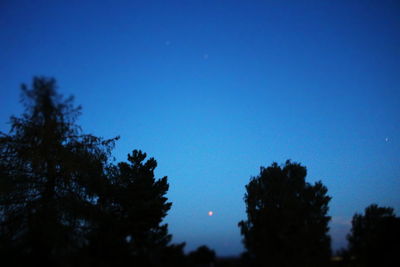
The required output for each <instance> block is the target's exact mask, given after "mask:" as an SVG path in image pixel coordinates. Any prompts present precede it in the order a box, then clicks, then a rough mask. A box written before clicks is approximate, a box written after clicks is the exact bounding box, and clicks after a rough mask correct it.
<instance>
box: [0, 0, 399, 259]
mask: <svg viewBox="0 0 400 267" xmlns="http://www.w3.org/2000/svg"><path fill="white" fill-rule="evenodd" d="M399 13H400V5H399V3H397V2H396V1H383V2H380V3H378V2H375V1H366V2H365V3H364V2H363V3H356V2H351V3H349V2H347V1H339V2H335V3H333V2H322V1H311V2H307V3H298V2H294V1H293V2H290V4H286V5H284V4H278V3H272V2H271V3H265V2H263V1H255V2H254V3H252V4H248V3H247V4H246V3H244V2H240V1H233V2H232V1H229V2H228V1H219V2H215V1H190V2H189V1H169V2H168V3H166V2H162V1H154V2H152V4H148V3H142V2H140V1H133V2H124V1H121V2H118V4H115V3H112V2H109V3H108V2H107V1H105V2H101V4H100V3H97V2H95V1H87V2H86V1H85V3H80V2H72V3H68V4H67V3H64V2H57V3H55V2H46V1H35V3H33V2H31V1H19V2H18V3H16V2H11V1H9V2H8V1H5V2H3V3H1V4H0V29H1V31H2V34H1V36H0V48H1V50H0V51H2V52H1V53H0V62H1V63H0V68H1V71H0V104H1V106H2V108H1V110H0V131H4V132H7V131H8V130H9V124H8V120H9V117H10V116H11V115H16V116H19V115H20V114H21V112H22V110H23V109H22V105H20V104H18V101H19V94H20V90H19V88H20V84H21V83H25V84H27V85H30V83H31V80H32V77H33V76H36V75H44V76H48V77H54V78H55V79H56V80H57V83H58V86H59V90H58V91H59V93H60V94H62V95H64V96H65V97H68V96H69V95H74V96H75V101H74V104H75V105H82V107H83V111H82V115H81V116H80V117H79V119H78V123H77V124H78V125H80V126H82V128H83V132H85V133H92V134H94V135H96V136H102V137H104V138H112V137H115V136H121V139H120V140H119V141H118V142H117V143H116V147H115V149H114V151H113V156H115V158H116V160H117V161H125V160H126V155H127V154H128V153H130V152H131V151H132V150H133V149H141V150H142V151H143V152H145V153H147V155H148V157H154V158H155V159H156V160H157V163H158V167H157V168H156V172H155V173H156V177H157V178H161V177H163V176H168V182H169V185H170V188H169V191H168V193H167V197H168V199H169V201H170V202H172V203H173V205H172V208H171V210H170V211H169V213H168V216H167V217H166V219H165V220H164V223H168V225H169V233H170V234H172V236H173V240H172V242H173V243H180V242H186V247H185V252H186V253H187V252H189V251H192V250H194V249H196V248H197V247H198V246H200V245H207V246H208V247H210V248H211V249H214V250H215V251H216V253H217V256H218V257H230V256H237V255H239V254H240V253H241V252H243V251H244V248H243V245H242V243H241V239H242V236H241V235H240V231H239V227H238V226H237V224H238V222H239V221H240V220H243V219H246V212H245V203H244V201H243V197H244V193H245V185H246V184H247V183H248V182H249V180H250V178H251V177H253V176H256V175H258V174H259V168H260V166H264V167H267V166H269V165H270V164H271V163H272V162H277V163H278V164H283V163H284V162H285V161H286V160H287V159H291V160H292V161H293V162H298V163H301V164H302V165H303V166H305V167H307V171H308V174H307V177H306V181H307V182H309V183H311V184H313V183H314V182H316V181H319V180H321V181H322V183H323V184H324V185H326V186H327V188H328V195H330V196H332V200H331V202H330V205H329V206H330V210H329V213H328V214H329V215H330V216H332V220H331V223H330V227H331V230H330V234H331V237H332V250H333V251H335V250H337V249H339V248H342V247H345V246H346V245H347V241H346V240H345V236H346V234H348V233H349V230H350V227H351V219H352V216H353V215H354V214H355V213H363V212H364V209H365V208H366V207H367V206H368V205H370V204H372V203H377V204H378V205H380V206H390V207H393V208H394V209H395V212H396V214H397V215H399V211H400V198H399V189H400V179H399V178H400V164H399V163H400V162H399V157H398V155H399V154H400V142H399V140H400V118H399V115H398V114H400V35H399V34H398V29H399V26H400V16H399ZM396 114H397V115H396ZM209 211H212V212H213V215H212V216H209V215H208V212H209Z"/></svg>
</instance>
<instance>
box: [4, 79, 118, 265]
mask: <svg viewBox="0 0 400 267" xmlns="http://www.w3.org/2000/svg"><path fill="white" fill-rule="evenodd" d="M72 101H73V99H72V98H68V99H66V100H65V99H63V98H62V96H60V95H59V94H57V92H56V82H55V80H54V79H48V78H43V77H41V78H34V80H33V84H32V89H28V88H27V86H26V85H22V102H23V103H24V105H25V112H24V114H23V115H22V116H21V117H19V118H17V117H11V130H10V132H9V134H5V133H1V136H0V174H1V176H0V188H1V191H0V216H1V217H0V218H1V221H0V230H1V231H0V235H1V237H0V241H1V243H2V245H1V246H3V248H4V250H3V249H2V251H7V254H6V255H2V256H4V257H3V258H2V261H4V260H5V259H7V258H8V259H9V260H10V261H13V262H14V263H18V262H16V261H19V263H21V264H22V260H26V261H27V262H29V264H30V265H37V266H39V265H40V266H57V265H59V264H61V263H63V264H66V263H67V262H68V261H69V260H70V258H71V255H73V254H74V253H75V252H76V250H77V249H78V248H80V247H81V246H82V245H83V243H82V241H83V236H84V234H85V232H86V228H85V227H86V222H87V221H86V216H87V214H89V213H90V212H89V210H90V209H91V207H92V206H93V205H94V204H95V199H94V197H95V195H94V194H93V188H92V187H93V186H94V185H95V184H96V180H98V179H101V177H103V167H104V165H105V164H106V161H107V157H108V154H109V152H110V150H111V148H112V147H113V142H114V140H113V139H112V140H103V139H101V138H99V137H95V136H92V135H85V134H82V133H81V130H80V128H79V127H78V126H76V125H75V119H76V117H77V115H78V114H79V111H80V108H79V107H77V108H76V107H74V106H73V104H72Z"/></svg>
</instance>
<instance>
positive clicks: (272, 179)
mask: <svg viewBox="0 0 400 267" xmlns="http://www.w3.org/2000/svg"><path fill="white" fill-rule="evenodd" d="M306 175H307V170H306V168H305V167H304V166H302V165H300V164H297V163H292V162H290V161H287V162H286V164H285V165H284V166H282V167H281V166H278V164H277V163H273V164H272V165H271V166H269V167H268V168H264V167H261V169H260V174H259V175H258V176H256V177H253V178H251V180H250V182H249V184H248V185H246V194H245V197H244V200H245V203H246V212H247V220H246V221H241V222H240V223H239V227H240V229H241V233H242V235H243V242H244V245H245V247H246V248H247V250H248V256H249V257H250V258H252V259H253V261H254V262H255V263H256V265H265V266H266V265H268V266H325V264H326V263H327V262H328V261H329V258H330V237H329V236H328V230H329V228H328V223H329V221H330V217H329V216H327V212H328V203H329V201H330V199H331V198H330V197H329V196H327V188H326V187H325V186H324V185H323V184H322V183H321V182H317V183H315V184H314V185H311V184H309V183H307V182H306V181H305V177H306Z"/></svg>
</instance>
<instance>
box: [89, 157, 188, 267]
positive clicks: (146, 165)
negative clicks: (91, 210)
mask: <svg viewBox="0 0 400 267" xmlns="http://www.w3.org/2000/svg"><path fill="white" fill-rule="evenodd" d="M145 158H146V154H145V153H143V152H141V151H137V150H134V151H133V152H132V154H129V155H128V162H127V163H126V162H121V163H119V164H118V165H117V166H111V167H110V168H109V170H108V177H109V178H108V184H107V185H106V187H105V190H104V191H103V192H102V193H100V194H99V199H98V203H99V207H100V209H101V214H102V215H103V218H102V219H101V220H99V224H98V228H97V230H95V231H94V232H93V233H92V234H93V238H92V240H91V247H92V250H94V251H96V253H97V255H98V256H100V257H99V258H101V259H102V262H103V263H104V264H105V265H107V264H106V262H109V264H112V265H113V266H115V265H116V264H117V262H119V261H120V262H119V263H120V264H121V265H123V264H125V263H126V262H132V263H136V264H141V265H143V266H151V265H159V264H161V258H162V256H161V255H164V256H163V258H164V260H165V259H166V258H167V256H168V255H165V253H164V250H168V251H174V252H176V251H177V250H179V248H183V245H184V244H181V246H177V247H175V246H174V247H169V246H168V244H169V242H170V240H171V236H170V235H169V234H168V228H167V224H164V225H161V222H162V220H163V218H164V217H165V216H166V215H167V211H168V210H169V209H170V207H171V203H169V202H167V198H166V197H165V194H166V193H167V191H168V187H169V185H168V182H167V177H163V178H161V179H155V177H154V169H155V168H156V167H157V162H156V161H155V160H154V158H150V159H148V160H147V161H145ZM102 240H107V243H104V242H103V243H102V242H101V241H102ZM110 244H112V246H110ZM173 248H176V249H175V250H174V249H173ZM163 253H164V254H163ZM121 254H122V255H121ZM175 256H176V254H175ZM105 257H106V259H105Z"/></svg>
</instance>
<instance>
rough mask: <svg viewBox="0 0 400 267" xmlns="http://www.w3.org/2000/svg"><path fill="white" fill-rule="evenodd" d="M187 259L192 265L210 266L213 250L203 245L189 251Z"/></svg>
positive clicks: (213, 258) (212, 261)
mask: <svg viewBox="0 0 400 267" xmlns="http://www.w3.org/2000/svg"><path fill="white" fill-rule="evenodd" d="M189 261H190V262H191V264H192V265H194V266H211V264H212V263H214V262H215V251H214V250H212V249H210V248H208V247H207V246H205V245H203V246H200V247H198V248H197V249H196V250H195V251H192V252H190V253H189Z"/></svg>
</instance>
